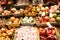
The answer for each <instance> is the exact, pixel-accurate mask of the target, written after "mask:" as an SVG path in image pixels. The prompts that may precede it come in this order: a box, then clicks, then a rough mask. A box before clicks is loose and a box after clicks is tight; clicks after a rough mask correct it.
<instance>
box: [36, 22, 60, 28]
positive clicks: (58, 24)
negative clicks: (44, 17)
mask: <svg viewBox="0 0 60 40" xmlns="http://www.w3.org/2000/svg"><path fill="white" fill-rule="evenodd" d="M50 24H51V25H53V26H57V27H59V26H60V23H57V22H50ZM36 26H38V27H47V24H46V23H44V24H42V23H39V24H36Z"/></svg>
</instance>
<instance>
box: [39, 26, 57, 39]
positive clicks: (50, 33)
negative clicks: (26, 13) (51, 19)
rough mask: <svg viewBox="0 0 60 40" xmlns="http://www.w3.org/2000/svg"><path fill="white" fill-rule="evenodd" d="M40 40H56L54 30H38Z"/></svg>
mask: <svg viewBox="0 0 60 40" xmlns="http://www.w3.org/2000/svg"><path fill="white" fill-rule="evenodd" d="M39 33H40V38H41V40H57V36H56V32H55V28H53V27H52V28H49V27H48V28H39Z"/></svg>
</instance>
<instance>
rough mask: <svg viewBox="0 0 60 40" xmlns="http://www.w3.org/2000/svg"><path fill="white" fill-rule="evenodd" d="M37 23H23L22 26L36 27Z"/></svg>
mask: <svg viewBox="0 0 60 40" xmlns="http://www.w3.org/2000/svg"><path fill="white" fill-rule="evenodd" d="M34 24H35V23H33V22H32V23H21V26H34Z"/></svg>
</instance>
